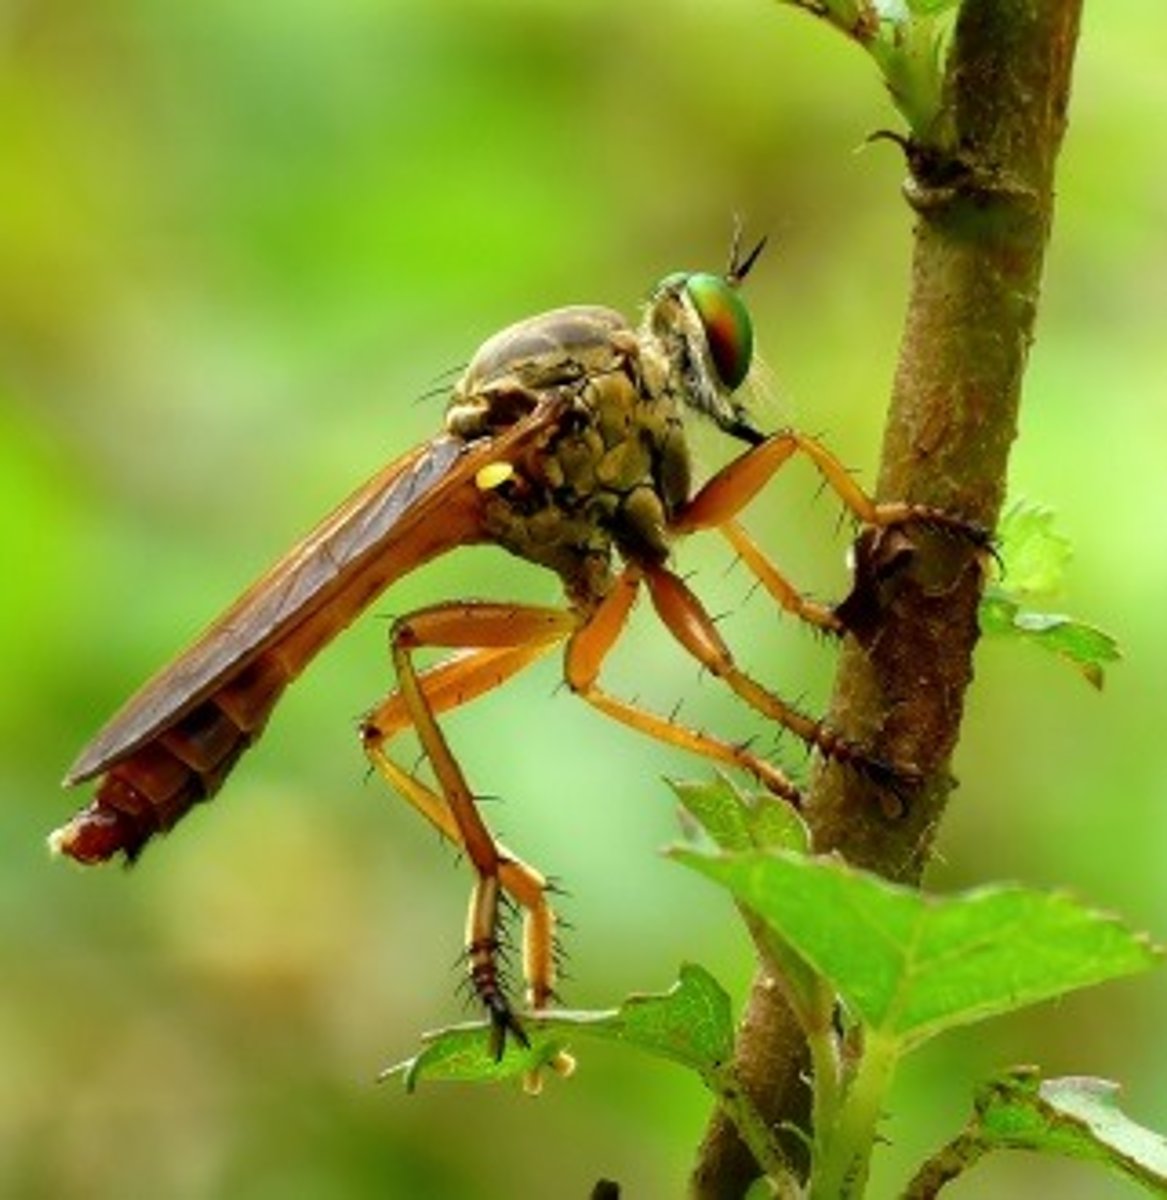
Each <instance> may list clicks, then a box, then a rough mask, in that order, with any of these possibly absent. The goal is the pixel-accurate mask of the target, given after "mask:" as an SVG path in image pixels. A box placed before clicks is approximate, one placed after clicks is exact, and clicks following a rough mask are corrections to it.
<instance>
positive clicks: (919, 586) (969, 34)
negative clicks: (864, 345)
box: [692, 0, 1081, 1200]
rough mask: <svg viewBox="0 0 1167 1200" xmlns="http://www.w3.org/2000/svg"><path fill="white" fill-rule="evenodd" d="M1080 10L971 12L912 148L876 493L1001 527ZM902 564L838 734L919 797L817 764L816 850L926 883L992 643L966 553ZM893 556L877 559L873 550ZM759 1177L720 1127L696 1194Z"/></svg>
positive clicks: (746, 1045) (781, 1055)
mask: <svg viewBox="0 0 1167 1200" xmlns="http://www.w3.org/2000/svg"><path fill="white" fill-rule="evenodd" d="M1080 8H1081V0H965V3H964V4H963V5H962V7H961V10H960V13H959V15H958V18H957V22H956V28H955V31H954V34H953V39H952V48H951V52H950V56H949V60H948V64H947V69H946V74H945V114H944V115H945V118H946V119H945V120H944V121H943V122H942V123H941V126H942V128H943V130H944V134H943V140H942V141H939V142H937V143H936V144H927V143H924V142H920V141H912V142H909V143H908V144H907V150H908V160H909V167H910V169H911V177H910V179H909V182H908V185H907V187H906V189H905V191H906V194H907V196H908V198H909V200H910V202H911V203H912V205H913V207H914V209H915V210H916V212H917V214H918V220H917V225H916V237H915V249H914V254H913V261H912V283H911V295H910V299H909V307H908V312H907V315H906V319H905V325H904V333H903V339H902V343H901V348H900V360H899V367H898V370H897V374H896V381H895V386H894V389H893V394H892V398H891V404H890V407H889V411H888V417H887V422H886V426H885V434H884V443H883V455H882V463H881V468H880V475H879V485H878V489H877V491H878V495H879V497H880V498H881V499H906V500H913V501H919V502H923V503H930V504H936V505H940V506H942V507H945V508H947V509H950V510H952V511H955V512H959V513H961V514H962V515H964V516H966V517H968V518H971V519H973V520H976V521H979V522H980V523H982V524H983V525H985V526H987V527H990V528H991V527H993V526H994V525H995V524H996V520H997V517H998V515H999V512H1000V506H1001V501H1002V497H1003V495H1004V489H1005V477H1006V467H1007V462H1008V452H1009V448H1010V446H1011V444H1012V441H1013V438H1014V435H1015V431H1016V426H1017V410H1018V405H1019V400H1020V391H1021V379H1022V374H1023V372H1024V367H1025V361H1026V357H1027V353H1028V348H1029V345H1030V342H1031V340H1032V337H1033V327H1034V321H1035V317H1036V312H1037V299H1038V292H1039V287H1040V280H1041V269H1042V263H1043V260H1044V252H1045V245H1046V239H1047V236H1048V232H1049V228H1050V222H1051V220H1052V213H1053V176H1054V163H1055V160H1056V157H1057V152H1058V149H1059V147H1060V144H1061V139H1062V134H1063V132H1064V128H1065V113H1066V107H1067V104H1068V101H1069V90H1070V76H1071V66H1072V62H1073V53H1074V47H1075V44H1076V41H1077V33H1078V20H1079V13H1080ZM910 548H911V549H912V550H913V554H912V557H911V559H910V562H909V564H908V567H907V569H906V570H902V571H899V572H898V573H896V574H895V576H894V578H890V579H888V580H887V581H886V582H885V581H883V580H881V579H879V578H878V571H876V573H875V581H874V583H873V585H872V592H873V595H872V597H870V598H869V599H870V600H871V601H872V608H873V610H874V613H875V617H874V620H873V621H872V623H871V625H870V627H869V628H868V629H866V630H865V631H863V636H862V638H861V639H858V638H849V639H848V644H847V645H846V646H845V648H844V651H843V654H842V656H841V659H840V665H839V672H838V676H837V679H836V687H835V694H834V700H833V702H832V706H831V714H830V720H831V723H832V724H833V725H834V727H835V728H837V729H839V730H840V731H841V732H842V733H843V734H845V735H846V736H847V737H849V738H851V739H854V740H856V741H859V742H860V743H862V744H865V745H867V746H870V747H872V749H873V750H874V751H875V752H876V753H877V754H879V755H880V757H882V758H884V759H885V760H887V761H890V762H897V763H904V762H910V763H914V764H915V765H916V766H917V767H918V768H919V770H920V772H921V775H922V780H923V782H922V784H921V786H920V787H919V789H918V790H914V791H913V793H912V794H911V796H910V797H909V798H907V800H910V803H909V802H907V800H905V798H904V797H898V796H888V795H886V794H882V795H881V794H880V793H879V791H878V789H876V788H874V787H873V785H872V783H871V781H870V780H868V779H865V778H863V777H862V776H861V775H860V774H859V773H858V772H855V771H848V770H845V769H840V768H837V767H829V768H825V769H823V770H821V771H820V772H819V773H818V775H817V777H816V780H815V784H814V787H813V789H812V792H811V795H810V798H809V804H808V812H807V815H808V819H809V821H810V824H811V827H812V830H813V834H814V839H815V845H816V848H817V849H819V850H835V851H838V852H840V853H841V854H842V855H843V856H844V857H845V858H847V859H848V860H849V861H851V862H854V863H856V864H858V865H861V866H865V867H868V868H870V869H872V870H875V871H877V872H879V873H880V874H883V875H885V876H888V877H889V878H893V879H899V880H903V881H909V882H916V881H918V880H919V878H920V875H921V872H922V870H923V867H924V865H925V863H926V862H927V859H928V855H929V853H930V849H931V845H932V842H933V838H934V835H935V831H936V827H937V824H938V822H939V821H940V818H941V816H942V814H943V811H944V808H945V805H946V803H947V799H948V796H949V793H950V792H951V790H952V788H953V786H954V784H953V780H952V779H951V776H950V774H949V770H948V764H949V762H950V759H951V755H952V752H953V749H954V748H955V745H956V740H957V735H958V732H959V726H960V718H961V714H962V710H963V700H964V693H965V689H966V687H967V685H968V683H969V680H970V679H971V675H972V651H973V647H974V645H975V643H976V639H977V632H978V630H977V619H976V612H977V603H978V600H979V595H980V586H981V568H980V566H979V564H978V563H977V562H976V559H975V555H973V554H972V553H971V552H970V550H969V548H968V547H965V546H962V545H959V544H955V543H953V542H952V541H951V540H949V541H947V542H945V541H944V540H943V539H937V538H935V537H930V536H928V535H926V534H925V533H921V534H919V535H918V536H917V535H916V534H915V532H914V531H913V532H912V541H911V543H910ZM872 549H873V551H875V552H878V549H879V548H878V546H876V547H873V548H872ZM761 981H762V975H759V980H758V982H756V983H755V987H754V989H753V990H752V992H751V995H750V999H749V1001H748V1004H747V1009H746V1014H745V1017H744V1019H743V1022H742V1025H741V1028H740V1030H739V1037H738V1042H737V1046H736V1050H735V1061H736V1062H737V1064H738V1066H739V1068H740V1069H741V1077H742V1079H743V1081H744V1082H745V1083H746V1085H747V1086H748V1087H749V1088H750V1090H751V1095H752V1097H753V1099H754V1103H755V1105H756V1107H757V1108H758V1109H759V1111H760V1112H761V1113H762V1115H763V1117H764V1118H765V1120H766V1121H767V1122H768V1123H769V1124H770V1125H771V1126H774V1127H777V1126H780V1125H782V1124H784V1123H793V1122H805V1121H806V1116H807V1107H808V1105H807V1100H808V1097H807V1095H806V1089H805V1087H803V1086H802V1085H801V1084H800V1083H799V1074H800V1072H801V1071H803V1070H804V1069H805V1064H806V1048H805V1042H804V1039H803V1037H802V1034H801V1032H800V1030H799V1028H798V1025H797V1023H796V1021H795V1020H794V1018H793V1016H792V1014H791V1013H790V1011H789V1009H788V1008H787V1007H786V1006H785V1004H784V1002H783V1000H782V997H781V993H780V990H779V989H778V988H776V987H774V986H770V987H764V986H760V983H761ZM757 1174H758V1168H757V1165H756V1164H755V1163H754V1161H753V1158H752V1156H751V1155H750V1153H749V1150H748V1149H747V1148H746V1147H745V1146H744V1144H743V1143H742V1142H741V1139H740V1138H738V1136H737V1133H736V1131H735V1129H734V1126H733V1123H732V1120H730V1119H729V1118H728V1117H727V1116H725V1114H723V1113H721V1112H718V1113H715V1114H714V1116H713V1118H712V1120H711V1123H710V1126H709V1129H708V1130H707V1132H706V1135H705V1138H704V1140H703V1142H702V1146H701V1149H700V1152H699V1156H698V1162H697V1165H696V1168H695V1170H694V1174H693V1177H692V1194H693V1195H694V1196H696V1197H699V1198H700V1200H730V1198H737V1197H740V1196H741V1195H742V1194H743V1193H744V1192H745V1190H746V1188H747V1187H748V1185H749V1183H750V1181H751V1180H752V1179H754V1178H756V1177H757Z"/></svg>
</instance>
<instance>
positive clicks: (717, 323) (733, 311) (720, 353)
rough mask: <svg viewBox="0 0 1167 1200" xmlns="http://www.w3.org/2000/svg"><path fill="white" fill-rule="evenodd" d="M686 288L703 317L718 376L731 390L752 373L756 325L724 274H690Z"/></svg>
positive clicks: (703, 324)
mask: <svg viewBox="0 0 1167 1200" xmlns="http://www.w3.org/2000/svg"><path fill="white" fill-rule="evenodd" d="M685 290H686V291H687V292H688V293H689V299H690V300H692V301H693V307H694V308H695V309H696V310H697V315H698V316H699V317H700V318H701V325H702V327H703V328H704V330H705V339H706V341H707V342H708V343H709V355H710V357H711V358H712V359H713V365H714V366H715V367H716V368H717V376H718V378H719V379H720V380H721V382H722V383H723V384H724V385H725V387H727V388H728V389H729V390H730V391H731V392H732V391H733V390H734V388H736V387H737V386H738V384H740V383H741V381H742V380H743V379H745V377H746V376H747V375H748V374H749V372H750V360H751V358H752V357H753V354H754V327H753V324H752V322H751V321H750V314H749V313H748V312H747V311H746V306H745V305H744V304H743V303H742V302H741V297H740V296H738V294H737V292H736V291H735V290H734V288H733V287H732V285H731V284H730V283H729V282H728V281H727V280H725V279H723V278H722V277H721V276H720V275H708V274H700V273H699V274H696V275H690V276H689V278H688V279H687V280H686V282H685Z"/></svg>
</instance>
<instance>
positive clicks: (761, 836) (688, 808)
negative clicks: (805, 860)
mask: <svg viewBox="0 0 1167 1200" xmlns="http://www.w3.org/2000/svg"><path fill="white" fill-rule="evenodd" d="M669 787H671V788H672V789H673V791H674V792H675V793H676V795H677V799H678V800H680V802H681V804H682V806H683V808H684V811H685V813H686V814H687V815H688V816H690V817H691V818H692V819H693V820H694V821H696V822H697V824H698V825H700V827H701V828H702V829H703V830H704V831H705V832H706V833H707V834H708V835H709V836H710V837H711V838H712V839H713V841H714V842H715V843H716V844H717V845H718V847H720V849H722V850H801V851H804V852H805V851H806V850H808V849H809V848H810V831H809V830H808V829H807V827H806V822H805V821H803V819H802V817H801V816H799V814H798V812H797V811H796V810H795V808H794V807H793V805H791V804H788V803H786V802H785V801H784V800H779V799H777V798H776V797H774V796H772V795H770V793H769V792H749V793H747V792H744V791H742V789H741V788H739V787H738V786H737V784H736V783H734V781H733V780H731V779H729V778H728V777H727V776H725V775H722V774H721V773H720V772H718V774H717V775H715V776H714V777H713V779H708V780H706V779H703V780H699V781H696V782H689V781H681V780H670V781H669Z"/></svg>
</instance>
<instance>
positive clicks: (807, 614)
mask: <svg viewBox="0 0 1167 1200" xmlns="http://www.w3.org/2000/svg"><path fill="white" fill-rule="evenodd" d="M719 531H720V532H721V533H722V534H723V535H724V536H725V538H726V540H727V541H728V542H729V544H730V545H731V546H732V547H733V548H734V549H735V550H736V551H737V553H738V556H739V557H740V558H741V560H742V562H744V563H745V564H746V566H747V567H749V569H750V570H751V571H752V572H753V573H754V575H755V577H756V578H757V579H758V580H759V582H760V583H761V584H762V586H763V587H764V588H765V589H766V591H768V592H769V593H770V595H771V596H773V597H774V599H775V600H777V601H778V603H779V604H780V605H781V606H782V607H783V608H784V609H786V611H787V612H791V613H793V614H794V615H795V616H796V617H798V618H800V619H801V620H803V621H805V622H806V623H807V624H808V625H814V626H815V627H816V628H818V629H822V630H824V631H825V632H826V633H836V634H839V633H842V632H843V622H842V621H841V620H840V619H839V617H838V616H836V614H835V611H834V609H832V608H830V607H828V606H827V605H825V604H819V603H818V602H817V601H815V600H811V599H810V597H809V596H804V595H803V594H802V593H801V592H800V591H799V590H798V589H797V588H796V587H795V586H794V584H792V583H791V582H790V581H789V580H788V579H787V578H786V576H785V575H783V574H782V572H781V571H779V570H778V568H777V567H776V566H775V565H774V564H773V563H772V562H771V561H770V559H769V558H768V557H767V555H766V554H765V553H764V552H763V550H762V548H761V547H760V546H759V545H758V543H757V542H755V541H754V539H753V538H752V537H750V535H749V534H748V533H746V531H745V530H744V529H743V528H742V527H741V526H740V525H739V524H738V523H737V522H736V521H733V520H729V521H724V522H722V524H721V525H720V526H719Z"/></svg>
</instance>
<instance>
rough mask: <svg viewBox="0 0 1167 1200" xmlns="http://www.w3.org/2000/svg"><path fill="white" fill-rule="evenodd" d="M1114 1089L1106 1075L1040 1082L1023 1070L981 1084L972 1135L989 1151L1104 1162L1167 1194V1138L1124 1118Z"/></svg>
mask: <svg viewBox="0 0 1167 1200" xmlns="http://www.w3.org/2000/svg"><path fill="white" fill-rule="evenodd" d="M1118 1094H1119V1087H1118V1085H1117V1084H1115V1083H1111V1082H1109V1081H1108V1080H1105V1079H1090V1078H1067V1079H1048V1080H1044V1081H1042V1080H1040V1079H1039V1078H1038V1076H1037V1073H1036V1071H1035V1070H1033V1069H1032V1068H1021V1069H1019V1070H1015V1071H1011V1072H1008V1073H1006V1074H1004V1075H1002V1076H1001V1077H999V1078H997V1079H994V1080H992V1081H990V1082H989V1083H988V1084H986V1085H985V1086H984V1087H982V1088H981V1089H980V1091H979V1092H978V1095H977V1115H976V1118H975V1126H976V1134H977V1137H978V1140H979V1141H981V1142H982V1143H983V1144H984V1145H986V1146H987V1147H988V1148H990V1149H1011V1150H1036V1151H1040V1152H1042V1153H1046V1154H1063V1155H1068V1156H1069V1157H1071V1158H1081V1159H1088V1160H1091V1161H1095V1162H1101V1163H1104V1164H1105V1165H1107V1166H1109V1167H1112V1168H1114V1169H1115V1170H1118V1171H1121V1172H1123V1173H1124V1174H1126V1175H1129V1176H1131V1177H1132V1178H1134V1179H1136V1180H1138V1181H1139V1182H1140V1183H1142V1184H1145V1185H1146V1186H1148V1187H1149V1188H1151V1189H1153V1190H1155V1191H1157V1192H1159V1194H1160V1195H1162V1194H1167V1139H1164V1138H1163V1137H1161V1136H1160V1135H1159V1134H1157V1133H1154V1132H1152V1131H1151V1130H1149V1129H1145V1128H1144V1127H1143V1126H1142V1125H1138V1124H1136V1123H1135V1122H1134V1121H1132V1120H1131V1119H1130V1118H1129V1117H1128V1116H1126V1114H1125V1113H1123V1112H1122V1110H1121V1109H1120V1108H1119V1107H1118V1103H1117V1101H1118Z"/></svg>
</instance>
